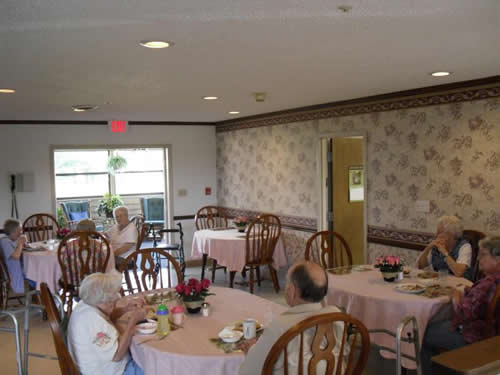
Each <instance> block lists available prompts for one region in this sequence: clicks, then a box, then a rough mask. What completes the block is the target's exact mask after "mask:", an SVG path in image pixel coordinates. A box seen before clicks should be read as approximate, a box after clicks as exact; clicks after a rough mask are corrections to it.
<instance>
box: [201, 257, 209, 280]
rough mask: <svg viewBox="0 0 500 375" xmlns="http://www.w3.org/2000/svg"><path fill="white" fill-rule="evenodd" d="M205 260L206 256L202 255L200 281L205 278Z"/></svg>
mask: <svg viewBox="0 0 500 375" xmlns="http://www.w3.org/2000/svg"><path fill="white" fill-rule="evenodd" d="M207 258H208V254H203V261H202V264H201V279H202V280H203V279H204V278H205V267H206V266H207Z"/></svg>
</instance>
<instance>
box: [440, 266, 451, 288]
mask: <svg viewBox="0 0 500 375" xmlns="http://www.w3.org/2000/svg"><path fill="white" fill-rule="evenodd" d="M448 274H449V272H448V270H446V269H445V270H442V269H441V270H439V271H438V280H439V285H441V286H446V284H447V280H448Z"/></svg>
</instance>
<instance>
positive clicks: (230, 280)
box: [229, 271, 236, 288]
mask: <svg viewBox="0 0 500 375" xmlns="http://www.w3.org/2000/svg"><path fill="white" fill-rule="evenodd" d="M235 275H236V271H230V272H229V286H230V287H231V288H233V287H234V276H235Z"/></svg>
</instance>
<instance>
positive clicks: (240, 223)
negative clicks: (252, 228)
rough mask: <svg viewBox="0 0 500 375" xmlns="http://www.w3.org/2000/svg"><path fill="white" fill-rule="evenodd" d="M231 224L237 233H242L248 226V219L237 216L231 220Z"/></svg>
mask: <svg viewBox="0 0 500 375" xmlns="http://www.w3.org/2000/svg"><path fill="white" fill-rule="evenodd" d="M233 224H234V225H235V226H236V228H237V229H238V232H242V233H243V232H244V231H245V228H246V227H247V225H248V217H246V216H238V217H235V218H234V219H233Z"/></svg>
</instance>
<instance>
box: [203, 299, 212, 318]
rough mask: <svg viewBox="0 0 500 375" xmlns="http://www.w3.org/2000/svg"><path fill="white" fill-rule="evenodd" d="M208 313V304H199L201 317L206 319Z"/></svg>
mask: <svg viewBox="0 0 500 375" xmlns="http://www.w3.org/2000/svg"><path fill="white" fill-rule="evenodd" d="M209 313H210V307H209V305H208V303H206V302H203V303H202V304H201V315H203V316H205V317H207V316H208V315H209Z"/></svg>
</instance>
